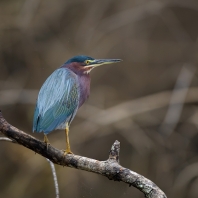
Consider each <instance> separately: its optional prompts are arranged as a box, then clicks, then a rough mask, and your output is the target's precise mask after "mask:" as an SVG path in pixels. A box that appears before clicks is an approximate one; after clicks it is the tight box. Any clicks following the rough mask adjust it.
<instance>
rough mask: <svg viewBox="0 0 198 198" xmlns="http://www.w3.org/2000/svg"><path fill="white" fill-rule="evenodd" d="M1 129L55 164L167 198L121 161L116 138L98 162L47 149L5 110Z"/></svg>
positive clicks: (158, 197)
mask: <svg viewBox="0 0 198 198" xmlns="http://www.w3.org/2000/svg"><path fill="white" fill-rule="evenodd" d="M0 131H1V132H2V133H3V134H4V135H5V136H7V137H8V138H10V139H11V140H15V141H16V143H18V144H20V145H22V146H24V147H27V148H29V149H31V150H33V151H34V152H36V153H38V154H40V155H42V156H44V157H45V158H47V159H49V160H50V161H52V162H53V163H55V164H59V165H62V166H68V167H71V168H76V169H80V170H85V171H89V172H93V173H97V174H100V175H103V176H106V177H107V178H109V179H110V180H114V181H122V182H125V183H127V184H129V186H134V187H135V188H137V189H139V190H140V191H141V192H143V193H144V194H145V196H146V197H148V198H166V195H165V194H164V192H163V191H162V190H161V189H160V188H159V187H158V186H156V184H154V183H153V182H152V181H150V180H148V179H147V178H145V177H143V176H142V175H139V174H137V173H136V172H133V171H131V170H129V169H127V168H124V167H122V166H121V165H120V164H119V151H120V143H119V142H118V141H115V143H114V144H113V145H112V147H111V150H110V153H109V159H107V160H106V161H98V160H94V159H90V158H87V157H83V156H78V155H73V154H72V155H71V154H68V155H66V156H64V154H63V151H60V150H58V149H56V148H54V147H52V146H50V145H49V146H48V149H46V144H45V143H44V142H41V141H39V140H37V139H35V138H34V137H32V136H30V135H28V134H26V133H25V132H23V131H21V130H19V129H17V128H15V127H13V126H12V125H10V124H9V123H8V122H7V121H6V120H5V119H4V118H3V116H2V113H1V112H0Z"/></svg>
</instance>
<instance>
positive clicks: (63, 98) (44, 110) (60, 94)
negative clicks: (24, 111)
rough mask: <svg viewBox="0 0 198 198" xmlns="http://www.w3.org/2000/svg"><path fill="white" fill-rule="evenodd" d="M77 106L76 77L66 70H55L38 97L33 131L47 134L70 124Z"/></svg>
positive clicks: (77, 89) (77, 90)
mask: <svg viewBox="0 0 198 198" xmlns="http://www.w3.org/2000/svg"><path fill="white" fill-rule="evenodd" d="M78 106H79V85H78V81H77V76H76V74H74V73H73V72H72V71H70V70H69V69H66V68H59V69H57V70H55V71H54V72H53V73H52V74H51V75H50V76H49V77H48V78H47V80H46V81H45V82H44V84H43V86H42V87H41V89H40V91H39V95H38V100H37V105H36V108H35V113H34V121H33V131H38V132H41V131H44V132H45V133H49V132H51V131H52V130H54V129H57V128H60V126H62V125H63V124H64V123H65V122H71V121H72V119H73V117H74V116H75V114H76V111H77V109H78Z"/></svg>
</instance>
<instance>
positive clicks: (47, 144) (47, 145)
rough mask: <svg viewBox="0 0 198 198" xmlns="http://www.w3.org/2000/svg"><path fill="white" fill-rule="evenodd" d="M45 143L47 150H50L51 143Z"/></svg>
mask: <svg viewBox="0 0 198 198" xmlns="http://www.w3.org/2000/svg"><path fill="white" fill-rule="evenodd" d="M44 143H45V144H46V147H47V150H48V147H49V145H50V143H49V142H44Z"/></svg>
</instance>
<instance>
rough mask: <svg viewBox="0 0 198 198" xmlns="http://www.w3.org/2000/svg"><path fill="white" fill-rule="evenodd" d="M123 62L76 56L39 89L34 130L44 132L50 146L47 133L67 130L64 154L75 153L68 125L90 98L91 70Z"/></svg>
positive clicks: (57, 70)
mask: <svg viewBox="0 0 198 198" xmlns="http://www.w3.org/2000/svg"><path fill="white" fill-rule="evenodd" d="M120 61H121V59H94V58H91V57H88V56H83V55H81V56H75V57H73V58H71V59H69V60H68V61H67V62H65V63H64V64H63V65H62V66H61V67H60V68H58V69H56V70H55V71H54V72H53V73H52V74H51V75H50V76H49V77H48V78H47V80H46V81H45V82H44V84H43V86H42V87H41V89H40V91H39V94H38V99H37V104H36V108H35V112H34V120H33V132H34V131H36V132H44V142H45V143H46V145H47V148H48V144H49V141H48V138H47V134H49V133H50V132H51V131H53V130H55V129H65V133H66V150H65V152H64V155H66V154H67V153H68V154H72V152H71V149H70V144H69V126H70V124H71V122H72V120H73V118H74V117H75V115H76V113H77V110H78V109H79V108H80V107H81V106H82V104H83V103H84V102H85V101H86V99H87V98H88V97H89V93H90V80H91V79H90V75H89V73H90V71H91V70H92V69H93V68H95V67H98V66H100V65H104V64H110V63H116V62H120Z"/></svg>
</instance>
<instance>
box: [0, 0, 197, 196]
mask: <svg viewBox="0 0 198 198" xmlns="http://www.w3.org/2000/svg"><path fill="white" fill-rule="evenodd" d="M197 39H198V1H197V0H194V1H193V0H188V1H186V0H166V1H165V0H100V1H93V0H82V1H80V0H72V1H69V0H68V1H65V0H57V1H52V0H42V1H41V0H26V1H25V0H10V1H6V0H1V1H0V109H1V110H2V111H3V114H4V117H5V118H6V119H7V120H8V121H9V122H10V123H11V124H13V125H14V126H16V127H18V128H20V129H22V130H24V131H26V132H27V133H30V134H32V132H31V131H32V117H33V112H34V105H35V101H36V97H37V94H38V91H39V89H40V87H41V85H42V84H43V82H44V81H45V79H46V78H47V76H49V75H50V74H51V73H52V72H53V71H54V70H55V69H56V68H58V67H59V66H60V65H61V64H62V63H64V62H65V61H66V60H67V59H69V58H70V57H72V56H74V55H78V54H85V55H88V56H92V57H95V58H121V59H123V60H124V61H123V62H121V63H119V64H114V65H108V66H103V67H100V68H97V69H96V70H94V71H93V72H92V73H91V76H92V84H91V95H90V98H89V100H88V101H87V102H86V104H85V105H84V106H83V107H82V108H81V109H80V110H79V112H78V114H77V116H76V118H75V119H74V121H73V123H72V125H71V128H70V141H71V147H72V151H73V152H74V153H75V154H79V155H83V156H87V157H91V158H94V159H98V160H105V159H107V157H108V151H109V149H110V147H111V145H112V143H113V142H114V141H115V140H116V139H117V140H119V141H120V142H121V153H120V161H121V164H122V165H123V166H125V167H128V168H130V169H132V170H134V171H135V172H138V173H140V174H142V175H144V176H145V177H147V178H149V179H151V180H152V181H153V182H155V183H156V184H157V185H158V186H159V187H160V188H161V189H162V190H163V191H164V192H165V193H166V194H167V196H168V197H169V198H176V197H180V198H197V197H198V188H197V186H198V179H197V178H198V177H197V176H198V157H197V152H198V106H197V104H198V75H197V74H198V72H197V60H198V59H197V58H198V46H197ZM32 135H33V136H35V137H37V138H39V139H41V140H42V139H43V135H42V134H32ZM48 138H49V140H50V142H51V144H52V145H53V146H55V147H57V148H59V149H63V148H65V134H64V131H55V132H53V133H51V134H50V135H49V136H48ZM56 170H57V175H58V182H59V188H60V196H61V198H63V197H67V198H70V197H71V198H91V197H93V198H99V197H109V198H111V197H114V198H126V197H137V198H142V197H144V195H143V194H142V193H140V192H139V191H138V190H137V189H135V188H133V187H131V188H129V187H128V186H127V185H126V184H123V183H119V182H113V181H109V180H108V179H106V178H104V177H102V176H99V175H94V174H91V173H88V172H83V171H78V170H74V169H71V168H65V167H64V168H63V167H61V166H56ZM54 194H55V193H54V185H53V179H52V174H51V170H50V166H49V164H48V162H47V161H46V160H45V159H44V158H43V157H41V156H39V155H35V154H34V153H33V152H32V151H30V150H28V149H25V148H23V147H21V146H19V145H14V144H11V143H8V142H0V197H13V198H18V197H28V198H33V197H49V198H51V197H55V195H54Z"/></svg>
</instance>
